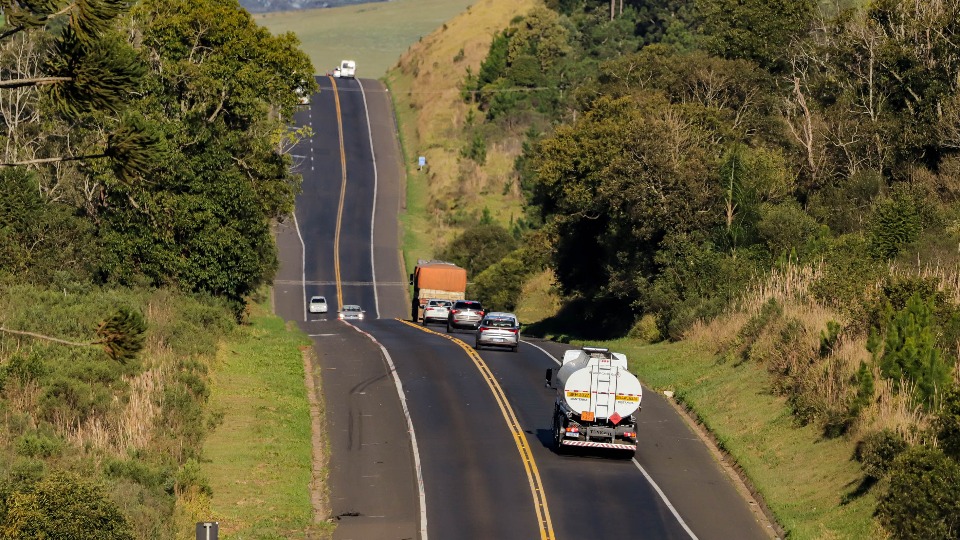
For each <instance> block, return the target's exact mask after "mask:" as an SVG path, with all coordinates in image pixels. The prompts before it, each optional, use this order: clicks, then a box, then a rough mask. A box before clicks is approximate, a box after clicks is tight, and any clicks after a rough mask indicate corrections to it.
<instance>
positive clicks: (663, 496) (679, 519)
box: [524, 341, 699, 540]
mask: <svg viewBox="0 0 960 540" xmlns="http://www.w3.org/2000/svg"><path fill="white" fill-rule="evenodd" d="M524 343H526V344H527V345H530V346H532V347H536V348H537V349H540V352H542V353H543V354H545V355H547V356H549V357H550V359H551V360H553V361H554V362H556V363H557V365H558V366H559V365H560V360H557V357H556V356H554V355H552V354H550V353H549V352H547V350H546V349H544V348H543V347H541V346H539V345H537V344H535V343H531V342H529V341H524ZM631 461H632V462H633V464H634V465H636V466H637V468H638V469H640V473H642V474H643V477H644V478H646V479H647V482H649V483H650V486H652V487H653V489H654V491H656V492H657V495H660V499H661V500H663V504H665V505H667V508H669V509H670V513H671V514H673V517H675V518H677V522H678V523H679V524H680V526H681V527H683V530H685V531H687V534H688V535H690V538H691V539H692V540H699V539H698V538H697V535H695V534H693V531H692V530H690V527H689V526H687V522H686V521H684V520H683V518H682V517H680V512H677V509H676V508H674V507H673V503H671V502H670V499H668V498H667V495H666V493H664V492H663V490H662V489H660V486H658V485H657V483H656V482H654V481H653V478H652V477H651V476H650V475H649V474H647V471H646V470H645V469H644V468H643V466H642V465H640V462H639V461H637V458H633V459H632V460H631Z"/></svg>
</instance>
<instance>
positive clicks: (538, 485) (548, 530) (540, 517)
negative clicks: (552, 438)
mask: <svg viewBox="0 0 960 540" xmlns="http://www.w3.org/2000/svg"><path fill="white" fill-rule="evenodd" d="M397 320H398V321H400V322H402V323H403V324H406V325H407V326H410V327H413V328H416V329H417V330H420V331H421V332H427V333H428V334H434V335H437V336H440V337H442V338H446V339H449V340H450V341H452V342H454V343H456V344H457V345H458V346H459V347H460V348H461V349H463V350H464V351H465V352H466V353H467V356H469V357H470V359H471V360H473V363H474V365H476V366H477V369H478V370H480V375H481V376H483V378H484V380H486V381H487V386H489V387H490V391H491V392H493V398H494V399H495V400H496V401H497V405H498V406H499V407H500V412H501V413H502V414H503V419H504V420H506V422H507V427H508V428H509V429H510V433H511V434H512V435H513V442H514V443H516V445H517V450H518V451H519V452H520V461H522V462H523V468H524V469H525V470H526V472H527V481H528V482H529V483H530V493H531V494H532V495H533V507H534V510H535V511H536V513H537V521H538V522H539V524H540V538H541V540H554V539H555V538H556V537H555V536H554V535H553V522H552V521H551V520H550V509H549V508H548V507H547V492H546V490H544V488H543V482H542V481H541V480H540V471H539V470H538V469H537V463H536V461H534V459H533V452H532V451H531V450H530V445H528V444H527V437H526V435H524V433H523V430H522V429H521V428H520V421H519V420H517V416H516V414H514V412H513V408H511V407H510V403H509V402H508V401H507V396H506V394H504V392H503V388H501V387H500V383H498V382H497V379H496V377H494V375H493V372H492V371H490V368H489V367H487V364H486V362H484V361H483V358H481V357H480V354H479V353H478V352H477V351H475V350H473V348H471V347H470V346H469V345H467V344H466V343H464V342H463V341H462V340H459V339H457V338H455V337H452V336H448V335H446V334H441V333H440V332H434V331H433V330H430V329H429V328H423V327H422V326H420V325H418V324H414V323H412V322H410V321H407V320H404V319H397Z"/></svg>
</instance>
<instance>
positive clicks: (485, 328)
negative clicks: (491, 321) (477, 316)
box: [477, 326, 489, 332]
mask: <svg viewBox="0 0 960 540" xmlns="http://www.w3.org/2000/svg"><path fill="white" fill-rule="evenodd" d="M477 330H479V331H481V332H486V331H487V330H489V328H487V327H486V326H481V327H480V328H477Z"/></svg>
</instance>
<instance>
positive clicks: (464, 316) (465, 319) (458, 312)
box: [447, 300, 484, 332]
mask: <svg viewBox="0 0 960 540" xmlns="http://www.w3.org/2000/svg"><path fill="white" fill-rule="evenodd" d="M483 314H484V311H483V306H482V305H481V304H480V302H477V301H476V300H457V301H456V302H454V303H453V306H452V307H451V308H450V314H449V315H447V332H452V331H453V330H454V329H456V328H470V329H472V330H476V329H477V327H478V326H480V321H481V320H483Z"/></svg>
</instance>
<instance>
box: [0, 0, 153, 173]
mask: <svg viewBox="0 0 960 540" xmlns="http://www.w3.org/2000/svg"><path fill="white" fill-rule="evenodd" d="M0 7H2V8H3V10H4V15H5V20H4V23H5V24H4V26H3V27H2V29H0V31H2V34H0V45H2V46H3V47H4V48H5V49H7V50H12V51H15V53H14V55H13V56H11V57H8V58H6V60H7V62H4V64H5V65H4V66H3V68H4V75H3V76H2V78H0V93H9V92H14V93H16V94H18V97H19V98H23V100H24V103H29V105H25V106H24V105H18V106H17V108H16V109H11V108H3V107H0V113H3V115H4V120H5V121H6V122H7V124H8V125H11V126H14V131H12V132H10V133H8V136H11V137H15V139H14V142H21V143H27V146H25V147H21V148H17V149H16V150H15V151H14V152H11V148H10V144H9V142H8V144H7V152H6V156H5V159H3V160H2V161H0V166H4V167H20V166H35V165H40V164H49V163H57V162H63V161H89V160H93V159H100V158H109V159H111V161H112V164H113V166H114V168H115V170H116V171H117V172H118V175H119V176H121V177H122V178H125V179H128V180H129V179H131V178H132V177H133V176H135V174H136V173H138V172H140V171H142V170H143V164H144V163H146V162H150V161H153V160H155V159H156V158H157V157H158V155H157V154H156V152H155V151H154V147H155V144H154V143H155V142H156V137H155V136H153V135H151V134H148V133H145V132H144V130H143V128H144V127H145V126H144V124H136V123H121V122H120V118H119V117H116V116H113V117H111V116H104V115H92V116H90V115H88V113H92V112H97V111H100V112H103V111H109V112H117V111H119V110H121V109H122V108H123V107H124V105H123V103H124V102H125V101H127V100H129V96H130V95H131V93H132V92H133V91H134V90H135V89H136V87H137V84H138V83H139V81H140V79H141V77H142V76H143V74H144V73H145V66H144V65H143V64H142V62H141V61H140V59H139V58H138V57H137V55H136V54H135V53H134V51H133V49H132V48H131V47H130V46H129V45H128V44H127V43H126V42H125V41H124V40H123V39H122V38H121V37H120V35H119V34H117V33H116V32H115V31H114V30H113V24H114V23H115V22H116V20H117V18H118V17H119V16H120V14H121V13H122V12H123V11H124V10H125V9H126V8H127V2H124V1H121V0H84V1H81V2H62V1H49V2H27V1H21V0H5V1H3V2H2V3H0ZM36 89H42V90H43V92H42V93H38V92H36ZM45 100H49V106H50V107H52V108H53V109H55V110H56V111H58V112H59V113H60V114H61V115H62V116H63V121H64V122H66V125H64V126H62V129H61V130H57V131H59V132H60V133H58V135H59V136H61V137H69V136H70V135H71V134H72V135H74V140H76V139H77V137H76V135H77V134H78V133H79V132H80V130H75V129H72V127H71V126H70V124H73V123H77V122H79V123H90V122H91V121H93V120H96V122H97V123H98V124H99V125H100V126H102V130H101V133H102V134H103V136H102V137H101V139H100V141H99V144H100V146H101V148H103V150H101V151H99V152H86V153H82V152H81V153H77V152H76V151H74V150H73V149H72V148H69V147H68V148H67V149H64V148H62V147H61V146H59V145H56V144H48V143H49V141H48V139H49V138H51V137H50V135H47V136H41V137H36V138H20V137H18V135H19V134H20V133H21V132H22V128H21V126H20V125H21V124H22V123H23V122H24V121H30V120H32V121H33V122H39V121H40V118H39V116H38V115H37V113H36V112H31V110H33V109H38V108H42V107H45V106H47V105H46V103H45ZM118 124H119V125H120V127H119V128H118V127H117V125H118ZM54 133H56V131H54ZM106 133H111V135H110V136H109V137H107V136H106ZM75 144H76V143H74V145H75ZM58 150H59V151H61V152H63V153H59V154H53V153H52V152H56V151H58ZM20 156H24V157H22V158H21V157H20Z"/></svg>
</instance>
